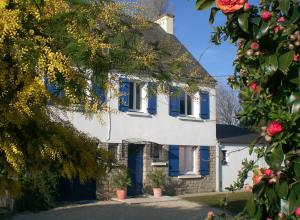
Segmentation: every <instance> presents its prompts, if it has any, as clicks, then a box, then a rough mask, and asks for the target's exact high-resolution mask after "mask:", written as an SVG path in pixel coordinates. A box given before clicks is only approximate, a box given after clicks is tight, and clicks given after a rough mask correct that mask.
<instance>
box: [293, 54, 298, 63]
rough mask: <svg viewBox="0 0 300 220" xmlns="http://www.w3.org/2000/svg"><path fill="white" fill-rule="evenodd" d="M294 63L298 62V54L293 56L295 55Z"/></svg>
mask: <svg viewBox="0 0 300 220" xmlns="http://www.w3.org/2000/svg"><path fill="white" fill-rule="evenodd" d="M294 61H295V62H298V61H299V54H295V55H294Z"/></svg>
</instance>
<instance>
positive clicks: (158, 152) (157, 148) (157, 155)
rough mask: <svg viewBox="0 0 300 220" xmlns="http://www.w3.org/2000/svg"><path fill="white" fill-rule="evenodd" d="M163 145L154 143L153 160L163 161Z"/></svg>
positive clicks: (152, 149)
mask: <svg viewBox="0 0 300 220" xmlns="http://www.w3.org/2000/svg"><path fill="white" fill-rule="evenodd" d="M162 151H163V149H162V145H159V144H153V145H152V146H151V157H152V161H153V162H162Z"/></svg>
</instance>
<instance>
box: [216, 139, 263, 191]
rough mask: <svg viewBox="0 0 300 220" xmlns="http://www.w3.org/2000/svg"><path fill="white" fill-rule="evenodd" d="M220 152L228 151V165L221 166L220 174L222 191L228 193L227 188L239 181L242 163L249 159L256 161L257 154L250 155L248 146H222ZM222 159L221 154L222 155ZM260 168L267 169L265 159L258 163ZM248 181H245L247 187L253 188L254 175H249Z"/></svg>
mask: <svg viewBox="0 0 300 220" xmlns="http://www.w3.org/2000/svg"><path fill="white" fill-rule="evenodd" d="M220 150H226V151H227V154H228V156H227V161H228V163H227V165H222V164H221V161H220V166H221V170H220V171H221V172H220V181H221V184H220V185H221V189H222V191H226V190H225V188H226V187H228V186H230V185H231V184H232V183H233V182H234V181H236V180H237V176H238V172H239V171H240V170H241V168H242V161H243V160H244V159H245V158H247V159H248V160H256V159H257V157H255V153H253V154H252V155H251V156H250V155H249V148H248V147H247V145H224V144H223V145H222V146H221V148H220ZM220 159H221V153H220ZM257 165H258V166H259V167H262V168H266V166H267V164H266V162H265V161H264V160H263V159H260V160H259V161H258V163H257ZM248 176H249V177H248V179H247V180H246V181H245V185H246V184H248V185H250V186H252V185H253V184H252V176H253V173H252V172H251V173H249V174H248Z"/></svg>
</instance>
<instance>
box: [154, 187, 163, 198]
mask: <svg viewBox="0 0 300 220" xmlns="http://www.w3.org/2000/svg"><path fill="white" fill-rule="evenodd" d="M153 196H154V197H155V198H159V197H161V188H153Z"/></svg>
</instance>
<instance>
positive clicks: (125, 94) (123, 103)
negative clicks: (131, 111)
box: [119, 78, 129, 112]
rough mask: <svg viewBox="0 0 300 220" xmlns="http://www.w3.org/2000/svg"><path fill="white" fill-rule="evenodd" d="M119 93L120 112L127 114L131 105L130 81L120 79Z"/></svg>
mask: <svg viewBox="0 0 300 220" xmlns="http://www.w3.org/2000/svg"><path fill="white" fill-rule="evenodd" d="M119 92H120V93H121V95H120V97H119V111H121V112H127V111H128V105H129V81H128V79H124V78H120V84H119Z"/></svg>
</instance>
